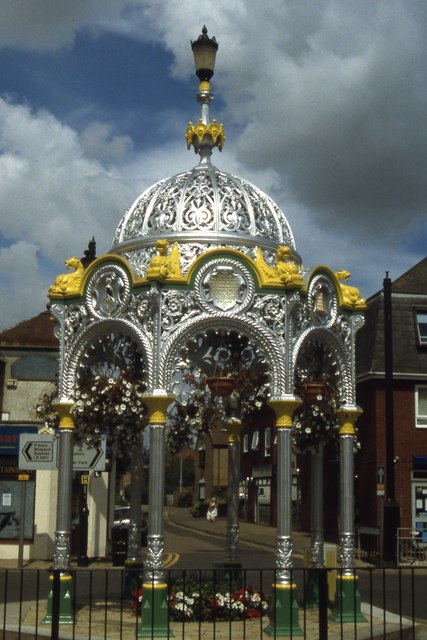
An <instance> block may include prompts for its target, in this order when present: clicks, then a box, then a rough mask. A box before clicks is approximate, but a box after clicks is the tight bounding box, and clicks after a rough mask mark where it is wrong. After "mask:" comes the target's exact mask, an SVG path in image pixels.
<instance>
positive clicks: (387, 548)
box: [383, 271, 400, 562]
mask: <svg viewBox="0 0 427 640" xmlns="http://www.w3.org/2000/svg"><path fill="white" fill-rule="evenodd" d="M383 292H384V379H385V438H386V478H385V479H386V501H385V504H384V532H383V534H384V535H383V557H384V560H386V562H396V557H397V530H398V528H399V526H400V509H399V505H398V504H397V502H396V500H395V494H394V402H393V322H392V296H391V280H390V278H389V277H388V271H386V277H385V278H384V281H383Z"/></svg>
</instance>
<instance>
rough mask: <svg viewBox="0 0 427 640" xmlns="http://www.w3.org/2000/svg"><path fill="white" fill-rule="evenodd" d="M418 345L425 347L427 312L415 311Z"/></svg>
mask: <svg viewBox="0 0 427 640" xmlns="http://www.w3.org/2000/svg"><path fill="white" fill-rule="evenodd" d="M416 317H417V331H418V344H420V345H425V346H427V311H417V312H416Z"/></svg>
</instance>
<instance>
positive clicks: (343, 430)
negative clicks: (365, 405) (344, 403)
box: [337, 407, 363, 436]
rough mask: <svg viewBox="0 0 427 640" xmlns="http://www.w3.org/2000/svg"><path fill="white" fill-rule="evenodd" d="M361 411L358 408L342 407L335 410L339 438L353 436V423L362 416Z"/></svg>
mask: <svg viewBox="0 0 427 640" xmlns="http://www.w3.org/2000/svg"><path fill="white" fill-rule="evenodd" d="M362 413H363V411H362V409H360V408H359V407H342V408H341V409H338V410H337V418H338V422H339V425H340V430H339V434H340V436H354V435H355V429H354V423H355V422H356V420H357V418H358V417H359V416H360V415H362Z"/></svg>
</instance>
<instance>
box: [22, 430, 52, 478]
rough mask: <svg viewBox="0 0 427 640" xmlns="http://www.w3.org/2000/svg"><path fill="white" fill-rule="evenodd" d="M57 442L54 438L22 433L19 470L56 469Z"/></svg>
mask: <svg viewBox="0 0 427 640" xmlns="http://www.w3.org/2000/svg"><path fill="white" fill-rule="evenodd" d="M56 456H57V441H56V438H55V437H54V436H51V435H41V434H37V433H21V434H20V436H19V468H20V469H25V470H27V471H29V470H31V469H56Z"/></svg>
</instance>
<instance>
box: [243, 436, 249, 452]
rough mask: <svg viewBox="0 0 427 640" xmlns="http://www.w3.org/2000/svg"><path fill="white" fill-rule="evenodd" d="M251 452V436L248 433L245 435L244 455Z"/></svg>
mask: <svg viewBox="0 0 427 640" xmlns="http://www.w3.org/2000/svg"><path fill="white" fill-rule="evenodd" d="M248 451H249V436H248V434H247V433H244V434H243V453H247V452H248Z"/></svg>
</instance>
